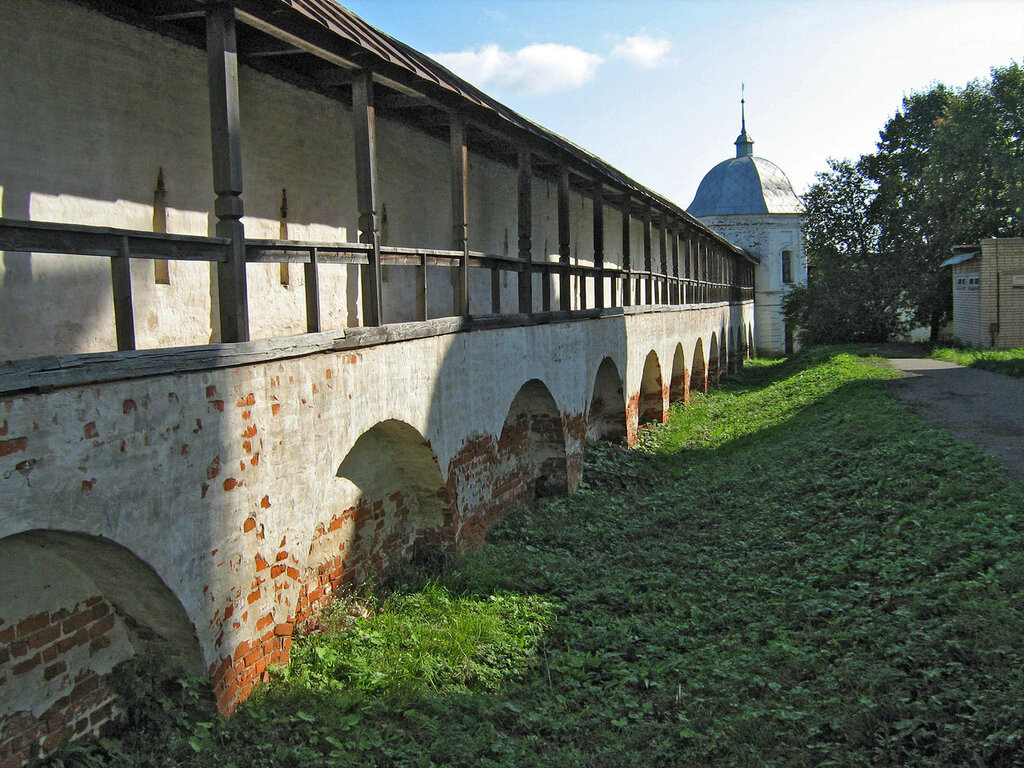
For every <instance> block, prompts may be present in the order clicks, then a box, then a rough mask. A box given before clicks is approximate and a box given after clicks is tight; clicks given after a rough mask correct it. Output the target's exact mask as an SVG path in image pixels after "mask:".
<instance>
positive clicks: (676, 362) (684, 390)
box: [668, 343, 690, 403]
mask: <svg viewBox="0 0 1024 768" xmlns="http://www.w3.org/2000/svg"><path fill="white" fill-rule="evenodd" d="M668 399H669V402H677V401H679V400H682V401H683V402H684V403H688V402H690V374H689V372H688V371H687V370H686V355H685V353H684V352H683V345H682V344H681V343H680V344H676V350H675V353H674V354H673V355H672V378H671V379H669V388H668Z"/></svg>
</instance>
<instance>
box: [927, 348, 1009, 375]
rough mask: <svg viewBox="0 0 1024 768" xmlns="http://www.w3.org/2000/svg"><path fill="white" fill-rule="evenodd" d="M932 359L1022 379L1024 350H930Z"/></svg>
mask: <svg viewBox="0 0 1024 768" xmlns="http://www.w3.org/2000/svg"><path fill="white" fill-rule="evenodd" d="M932 357H934V358H935V359H937V360H945V361H947V362H950V363H956V364H957V365H966V366H970V367H971V368H984V369H985V370H988V371H995V372H996V373H1002V374H1004V375H1006V376H1014V377H1016V378H1018V379H1024V349H952V348H949V347H942V348H940V349H934V350H932Z"/></svg>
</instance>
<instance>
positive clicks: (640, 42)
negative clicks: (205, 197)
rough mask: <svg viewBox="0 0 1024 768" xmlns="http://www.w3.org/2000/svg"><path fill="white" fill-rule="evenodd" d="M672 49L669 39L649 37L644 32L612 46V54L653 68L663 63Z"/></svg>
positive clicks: (638, 64)
mask: <svg viewBox="0 0 1024 768" xmlns="http://www.w3.org/2000/svg"><path fill="white" fill-rule="evenodd" d="M670 50H672V43H671V41H669V40H667V39H665V38H663V37H651V36H650V35H648V34H647V33H646V32H641V33H639V34H637V35H633V36H631V37H627V38H626V39H625V40H623V41H622V42H621V43H619V44H618V45H616V46H615V47H614V48H612V56H613V57H614V58H617V59H625V60H626V61H628V62H630V63H632V64H636V65H637V66H638V67H643V68H644V69H654V68H655V67H658V66H661V65H662V64H664V63H665V62H666V61H667V59H666V57H667V56H668V52H669V51H670Z"/></svg>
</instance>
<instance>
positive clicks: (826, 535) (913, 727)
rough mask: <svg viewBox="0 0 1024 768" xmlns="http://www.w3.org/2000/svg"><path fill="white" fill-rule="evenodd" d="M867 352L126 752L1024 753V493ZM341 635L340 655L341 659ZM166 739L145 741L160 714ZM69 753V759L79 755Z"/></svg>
mask: <svg viewBox="0 0 1024 768" xmlns="http://www.w3.org/2000/svg"><path fill="white" fill-rule="evenodd" d="M891 375H892V374H891V372H890V371H889V370H888V369H887V368H886V367H884V366H883V365H882V364H881V363H880V361H877V360H873V359H869V358H863V357H860V356H858V355H856V354H855V350H852V349H849V348H845V349H817V350H814V351H813V352H811V353H809V354H805V355H801V356H798V357H796V358H790V359H787V360H782V361H754V362H753V363H752V364H749V365H748V366H747V367H746V369H745V370H744V371H743V373H742V374H740V375H739V376H737V377H735V378H734V379H732V380H731V381H730V382H729V383H728V384H727V385H726V386H724V387H723V388H722V389H720V390H716V391H714V392H712V393H711V394H709V395H707V396H704V395H697V396H695V397H694V401H693V404H692V405H691V407H690V408H688V409H680V408H673V411H672V418H671V420H670V422H669V424H668V425H665V426H663V427H655V428H652V429H650V430H645V431H644V438H643V445H642V450H639V451H625V450H622V449H619V448H616V447H613V446H606V445H598V446H594V447H593V448H591V449H588V455H587V458H586V465H585V468H584V477H585V479H586V482H585V484H584V487H583V488H581V489H580V491H579V492H578V493H576V494H575V495H574V496H572V497H570V498H561V499H550V500H544V501H543V502H540V503H537V504H535V505H532V506H530V507H528V508H526V509H523V510H520V511H518V512H516V513H514V514H510V515H509V516H508V517H506V519H505V520H504V521H502V522H501V523H500V524H498V525H496V526H494V527H493V528H492V529H491V532H490V534H489V536H488V544H487V545H486V546H485V547H483V548H482V549H480V550H477V551H475V552H473V553H471V554H470V555H469V556H467V557H465V558H463V559H461V560H459V561H457V562H455V563H453V564H452V566H451V567H450V568H449V569H447V570H446V572H445V573H444V574H443V575H442V576H441V577H440V578H438V579H436V580H434V581H430V582H428V583H427V584H426V585H425V586H424V587H422V588H413V587H409V588H407V589H403V590H399V591H398V592H397V593H394V594H391V595H381V596H379V597H378V598H377V602H375V603H371V611H370V615H369V616H368V617H365V618H358V619H356V621H355V622H354V629H352V630H351V631H350V632H349V633H348V635H347V636H346V635H320V636H311V637H306V638H300V639H297V640H296V645H295V659H294V661H293V663H292V666H291V667H290V668H289V670H288V671H287V672H286V673H284V674H283V675H281V677H280V679H278V680H277V681H276V682H275V683H274V684H272V685H270V686H267V687H265V688H264V689H263V690H262V691H261V692H260V693H259V694H258V695H257V696H256V697H255V698H253V699H250V701H249V702H247V703H245V704H244V705H243V706H241V707H240V708H239V711H238V712H237V713H236V714H235V715H234V716H233V717H232V718H231V719H229V720H223V719H220V718H215V719H209V718H207V717H206V715H203V714H194V713H193V711H192V710H189V709H188V708H187V707H183V708H184V710H185V711H184V715H185V719H186V720H189V723H188V724H187V725H181V724H179V723H175V722H165V721H161V722H163V725H161V727H163V728H165V729H167V732H166V733H164V734H163V735H162V736H157V735H156V734H155V733H152V732H151V735H150V736H149V737H148V738H149V739H150V741H152V742H153V743H155V744H158V745H160V747H161V749H160V750H156V749H153V750H151V751H149V752H145V751H142V752H139V753H138V756H134V755H129V754H128V753H127V751H126V750H125V748H123V747H121V746H118V744H114V743H112V742H109V741H108V742H107V743H106V746H102V745H100V746H97V747H96V748H95V752H94V753H93V755H94V756H97V755H99V756H103V755H105V756H106V759H109V762H110V764H116V765H125V766H141V765H147V766H149V765H152V766H172V765H173V766H203V767H204V768H205V767H210V768H213V767H216V768H242V767H243V766H244V767H246V768H248V767H250V766H252V767H255V766H261V767H262V766H267V767H268V768H269V766H274V767H275V768H278V767H279V766H303V768H305V767H307V766H474V767H475V766H560V767H561V766H588V768H589V767H590V766H622V765H631V764H633V765H644V766H680V765H695V766H702V767H703V766H711V767H716V766H722V767H723V768H725V767H726V766H729V767H730V768H731V767H732V766H779V767H783V766H784V767H785V768H791V767H797V768H799V767H800V766H844V767H845V766H899V767H900V768H908V767H916V766H921V767H924V766H936V767H937V766H1013V765H1021V764H1024V710H1022V709H1021V706H1020V702H1021V701H1022V700H1024V674H1022V672H1021V670H1022V669H1024V646H1022V644H1021V637H1024V554H1022V553H1024V515H1022V513H1021V510H1022V509H1024V487H1022V486H1021V485H1020V484H1016V483H1013V482H1011V481H1010V480H1008V479H1007V477H1006V475H1005V474H1003V473H1002V472H1000V471H998V470H997V469H996V468H995V467H994V466H993V465H992V463H991V460H989V459H988V458H986V457H984V456H983V455H982V454H981V453H979V452H978V451H976V450H974V449H973V448H970V447H968V446H966V445H964V444H962V443H959V442H957V441H955V440H954V439H952V438H951V437H950V436H949V435H948V434H945V433H942V432H938V431H935V430H933V429H930V428H927V427H925V426H924V425H923V424H922V423H921V422H920V421H919V420H917V419H916V418H915V417H914V416H912V415H911V414H910V413H909V412H908V411H907V410H905V409H904V408H903V407H902V406H900V405H898V404H897V403H896V402H895V401H894V400H892V399H891V398H890V397H888V396H887V394H886V392H885V389H884V388H885V386H887V385H886V380H887V379H888V377H889V376H891ZM318 649H319V650H318ZM139 726H140V727H142V728H144V729H145V727H146V726H143V725H142V724H139ZM52 764H53V763H52Z"/></svg>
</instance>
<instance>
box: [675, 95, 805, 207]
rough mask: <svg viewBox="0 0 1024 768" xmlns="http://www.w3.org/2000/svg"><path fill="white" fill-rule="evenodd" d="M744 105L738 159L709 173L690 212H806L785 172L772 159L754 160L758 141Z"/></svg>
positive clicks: (738, 143) (737, 152)
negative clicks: (749, 126) (749, 129)
mask: <svg viewBox="0 0 1024 768" xmlns="http://www.w3.org/2000/svg"><path fill="white" fill-rule="evenodd" d="M740 105H741V115H742V117H741V130H740V135H739V136H737V137H736V142H735V143H736V157H731V158H729V159H728V160H723V161H722V162H720V163H719V164H718V165H716V166H715V167H714V168H712V169H711V170H710V171H708V172H707V174H706V175H705V176H704V178H703V179H701V182H700V186H699V187H697V194H696V195H695V196H694V198H693V202H692V203H690V207H689V208H687V209H686V212H687V213H689V214H690V215H691V216H732V215H743V214H758V213H803V212H804V206H803V203H801V202H800V198H799V197H797V196H796V193H795V192H794V191H793V185H792V184H790V183H789V179H788V178H787V177H786V174H785V173H783V171H782V169H781V168H779V166H777V165H776V164H775V163H773V162H771V161H770V160H765V159H764V158H763V157H754V140H753V139H751V138H750V136H749V135H747V115H746V109H745V104H744V101H743V100H742V99H741V100H740Z"/></svg>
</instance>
